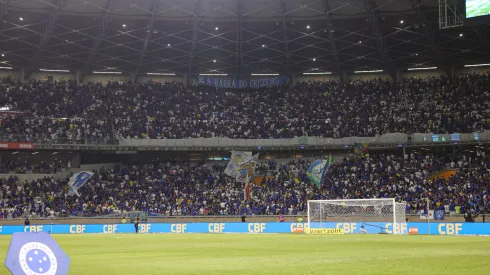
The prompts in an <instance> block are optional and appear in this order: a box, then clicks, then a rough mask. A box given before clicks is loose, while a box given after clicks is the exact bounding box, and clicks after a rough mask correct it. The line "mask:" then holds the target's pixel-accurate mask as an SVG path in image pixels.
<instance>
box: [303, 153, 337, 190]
mask: <svg viewBox="0 0 490 275" xmlns="http://www.w3.org/2000/svg"><path fill="white" fill-rule="evenodd" d="M332 163H333V158H332V155H330V156H329V157H328V159H327V160H322V159H317V160H315V161H314V162H313V163H312V164H311V165H310V167H308V169H307V170H306V176H307V177H308V178H309V179H310V182H311V183H312V184H314V185H316V187H318V188H320V185H321V184H322V182H323V180H324V179H325V174H326V173H327V169H328V167H329V166H330V165H331V164H332Z"/></svg>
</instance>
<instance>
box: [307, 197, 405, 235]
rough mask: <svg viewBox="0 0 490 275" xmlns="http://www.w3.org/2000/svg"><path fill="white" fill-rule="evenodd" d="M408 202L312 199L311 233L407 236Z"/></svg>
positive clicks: (310, 209)
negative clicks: (406, 215)
mask: <svg viewBox="0 0 490 275" xmlns="http://www.w3.org/2000/svg"><path fill="white" fill-rule="evenodd" d="M405 207H406V203H404V202H402V203H398V202H395V199H358V200H310V201H308V229H307V230H305V232H306V233H310V234H407V232H406V231H407V226H406V223H405Z"/></svg>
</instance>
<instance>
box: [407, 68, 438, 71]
mask: <svg viewBox="0 0 490 275" xmlns="http://www.w3.org/2000/svg"><path fill="white" fill-rule="evenodd" d="M435 69H437V67H419V68H408V69H407V71H424V70H425V71H426V70H435Z"/></svg>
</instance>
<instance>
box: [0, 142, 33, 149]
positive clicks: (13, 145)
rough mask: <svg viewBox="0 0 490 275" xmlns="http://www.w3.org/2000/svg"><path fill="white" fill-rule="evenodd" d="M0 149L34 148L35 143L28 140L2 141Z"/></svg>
mask: <svg viewBox="0 0 490 275" xmlns="http://www.w3.org/2000/svg"><path fill="white" fill-rule="evenodd" d="M0 149H34V144H33V143H27V142H0Z"/></svg>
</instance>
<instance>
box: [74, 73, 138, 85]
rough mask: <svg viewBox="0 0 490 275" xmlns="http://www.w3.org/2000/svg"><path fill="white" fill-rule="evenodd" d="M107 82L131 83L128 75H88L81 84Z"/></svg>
mask: <svg viewBox="0 0 490 275" xmlns="http://www.w3.org/2000/svg"><path fill="white" fill-rule="evenodd" d="M108 81H111V82H112V81H131V77H130V76H129V75H107V74H88V75H86V76H85V77H84V78H83V81H82V82H83V83H88V82H101V83H107V82H108Z"/></svg>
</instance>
